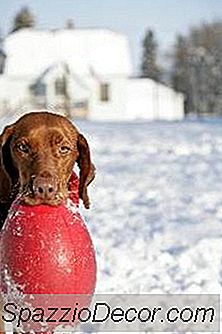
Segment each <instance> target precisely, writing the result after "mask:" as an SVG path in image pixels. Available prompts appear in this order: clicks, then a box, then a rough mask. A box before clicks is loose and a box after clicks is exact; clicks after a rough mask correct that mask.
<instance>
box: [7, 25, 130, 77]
mask: <svg viewBox="0 0 222 334" xmlns="http://www.w3.org/2000/svg"><path fill="white" fill-rule="evenodd" d="M4 50H5V53H6V55H7V58H6V68H5V73H6V75H8V76H21V77H24V76H31V77H38V76H39V75H40V74H41V73H42V72H43V71H45V70H46V69H47V68H49V67H51V66H53V65H55V64H57V63H61V62H62V63H66V64H68V65H69V67H70V69H71V70H72V71H73V73H76V74H81V75H84V74H87V75H88V74H90V73H91V72H92V73H91V74H93V73H95V74H98V75H109V74H119V75H127V76H128V75H131V74H132V64H131V59H130V55H129V45H128V41H127V38H126V37H125V36H124V35H122V34H120V33H116V32H113V31H111V30H108V29H74V30H69V29H61V30H54V31H47V30H33V29H23V30H20V31H18V32H16V33H13V34H11V35H9V36H8V37H7V38H6V40H5V42H4Z"/></svg>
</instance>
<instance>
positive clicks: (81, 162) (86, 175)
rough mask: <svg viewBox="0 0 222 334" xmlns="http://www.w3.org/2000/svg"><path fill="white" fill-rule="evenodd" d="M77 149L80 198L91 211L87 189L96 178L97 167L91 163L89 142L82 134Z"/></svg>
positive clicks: (79, 136)
mask: <svg viewBox="0 0 222 334" xmlns="http://www.w3.org/2000/svg"><path fill="white" fill-rule="evenodd" d="M77 147H78V151H79V157H78V160H77V164H78V166H79V168H80V175H79V197H80V198H81V199H82V200H83V204H84V206H85V208H86V209H89V206H90V202H89V197H88V194H87V187H88V185H89V184H90V183H91V182H92V181H93V179H94V178H95V166H94V165H93V164H92V162H91V158H90V150H89V145H88V143H87V140H86V139H85V137H84V136H83V135H82V134H79V135H78V141H77Z"/></svg>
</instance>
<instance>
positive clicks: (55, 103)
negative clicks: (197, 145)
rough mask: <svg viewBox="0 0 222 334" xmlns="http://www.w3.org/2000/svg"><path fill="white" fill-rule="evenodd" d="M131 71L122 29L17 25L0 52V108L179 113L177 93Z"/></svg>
mask: <svg viewBox="0 0 222 334" xmlns="http://www.w3.org/2000/svg"><path fill="white" fill-rule="evenodd" d="M132 74H133V69H132V63H131V57H130V49H129V44H128V41H127V38H126V37H125V36H124V35H122V34H119V33H116V32H114V31H111V30H108V29H63V30H53V31H48V30H36V29H22V30H19V31H18V32H15V33H13V34H10V35H9V36H8V37H7V38H6V39H5V41H4V45H3V51H2V52H0V113H2V114H3V113H5V112H11V113H12V112H13V113H14V112H17V113H18V112H20V111H21V112H23V111H26V110H30V109H38V108H47V109H51V110H58V111H59V112H64V113H68V114H70V115H72V116H76V117H84V118H88V119H93V120H113V121H115V120H135V119H145V120H153V119H166V120H178V119H182V118H183V116H184V107H183V95H182V94H180V93H178V92H175V91H174V90H173V89H171V88H169V87H167V86H165V85H162V84H159V83H157V82H155V81H153V80H150V79H141V78H133V77H132Z"/></svg>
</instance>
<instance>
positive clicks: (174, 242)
mask: <svg viewBox="0 0 222 334" xmlns="http://www.w3.org/2000/svg"><path fill="white" fill-rule="evenodd" d="M4 123H6V121H2V122H1V127H3V126H4ZM76 123H77V126H78V128H79V129H80V130H81V131H82V132H83V133H84V134H85V135H86V137H87V139H88V141H89V143H90V147H91V152H92V157H93V161H94V163H95V165H96V167H97V177H96V181H95V182H94V183H93V184H92V185H91V187H90V196H91V202H92V206H91V210H90V211H87V210H85V209H84V208H83V207H81V212H82V213H83V215H84V216H85V219H86V220H87V224H88V227H89V229H90V231H91V235H92V238H93V241H94V245H95V248H96V251H97V263H98V280H97V289H96V292H97V293H220V291H221V285H220V284H221V282H222V275H221V278H220V271H221V254H222V228H221V227H222V191H221V188H222V121H216V120H214V121H184V122H178V123H177V122H175V123H167V122H161V123H158V122H154V123H147V124H144V123H134V124H133V123H128V124H127V123H122V124H112V123H92V122H83V121H78V122H76Z"/></svg>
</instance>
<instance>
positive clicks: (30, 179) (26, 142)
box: [0, 112, 95, 208]
mask: <svg viewBox="0 0 222 334" xmlns="http://www.w3.org/2000/svg"><path fill="white" fill-rule="evenodd" d="M0 147H1V165H2V168H4V171H5V172H6V175H7V176H8V178H9V179H10V182H11V185H12V187H16V185H19V189H20V190H19V191H20V193H21V197H22V199H23V200H24V202H25V203H26V204H29V205H37V204H49V205H58V204H60V203H61V202H62V201H64V200H65V199H66V198H67V197H68V183H69V180H70V177H71V173H72V170H73V167H74V164H75V162H77V164H78V166H79V168H80V182H79V196H80V198H81V199H82V200H83V203H84V205H85V207H86V208H89V199H88V195H87V186H88V185H89V184H90V182H91V181H92V180H93V179H94V176H95V168H94V165H93V164H92V163H91V159H90V150H89V146H88V143H87V140H86V139H85V137H84V136H83V135H82V134H80V133H79V132H78V130H77V129H76V128H75V126H74V125H73V124H72V123H71V122H70V121H69V120H68V119H66V118H65V117H63V116H60V115H57V114H52V113H49V112H33V113H29V114H26V115H25V116H23V117H21V118H20V119H19V120H18V121H17V122H16V123H14V124H12V125H10V126H7V127H6V128H5V129H4V131H3V133H2V135H1V136H0Z"/></svg>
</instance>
